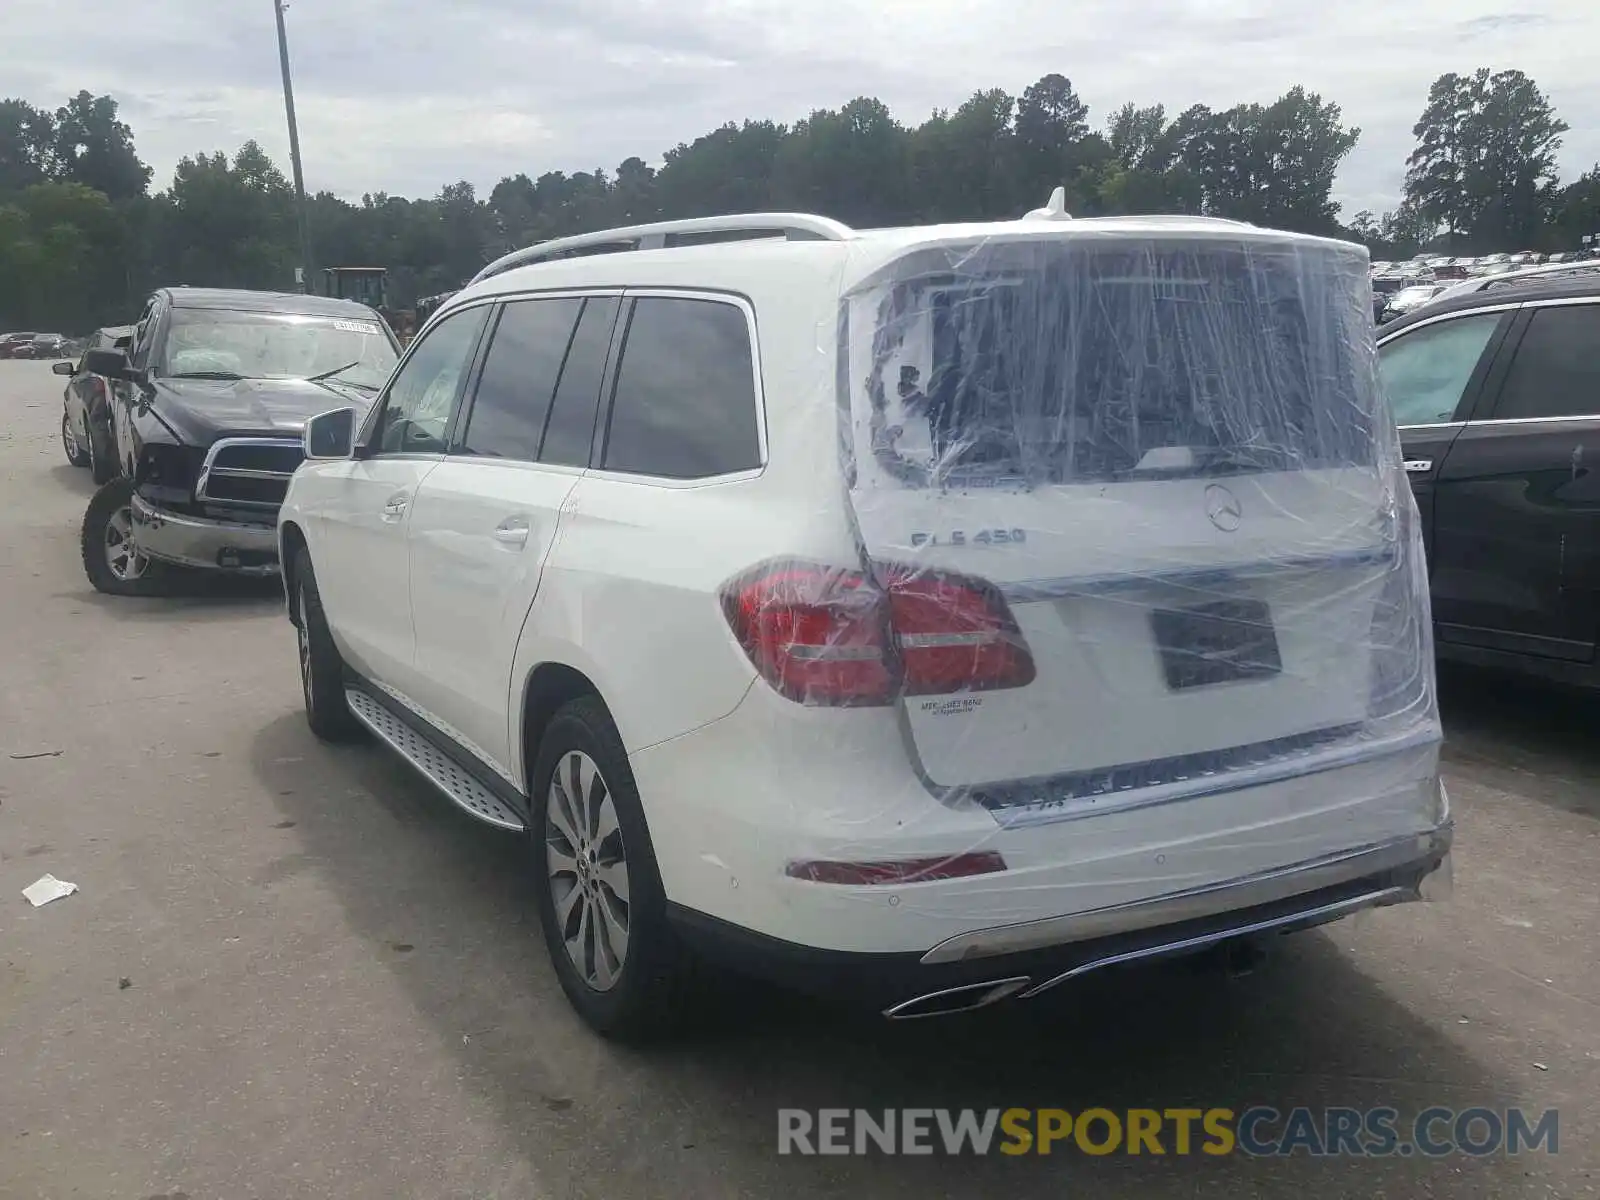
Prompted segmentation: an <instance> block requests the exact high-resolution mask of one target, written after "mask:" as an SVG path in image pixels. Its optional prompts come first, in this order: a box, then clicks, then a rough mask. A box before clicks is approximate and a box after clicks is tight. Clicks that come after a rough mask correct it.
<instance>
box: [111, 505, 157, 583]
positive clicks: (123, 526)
mask: <svg viewBox="0 0 1600 1200" xmlns="http://www.w3.org/2000/svg"><path fill="white" fill-rule="evenodd" d="M105 547H106V566H107V567H109V568H110V569H111V573H112V574H113V575H115V576H116V577H117V578H118V579H120V580H122V582H124V583H132V582H133V581H134V580H136V579H141V578H143V577H144V573H145V569H146V568H147V567H149V565H150V560H149V558H147V557H146V556H145V555H144V553H143V552H142V551H140V549H139V547H138V546H137V545H136V544H135V543H134V540H133V509H132V507H131V506H130V507H123V508H119V509H117V511H116V512H114V513H112V514H111V518H110V520H108V521H107V522H106V536H105Z"/></svg>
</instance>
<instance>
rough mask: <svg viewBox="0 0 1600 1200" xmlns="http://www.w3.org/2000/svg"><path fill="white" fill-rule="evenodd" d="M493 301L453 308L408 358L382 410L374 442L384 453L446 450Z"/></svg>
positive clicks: (390, 384) (378, 451)
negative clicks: (454, 416) (472, 306)
mask: <svg viewBox="0 0 1600 1200" xmlns="http://www.w3.org/2000/svg"><path fill="white" fill-rule="evenodd" d="M488 317H489V306H488V305H487V304H480V305H478V306H477V307H475V308H467V309H463V310H461V311H460V312H457V313H452V314H451V315H450V316H448V317H446V318H445V319H444V320H442V321H440V322H439V323H438V324H437V325H435V326H434V327H433V328H432V329H430V330H429V331H428V334H427V336H426V337H425V338H424V339H423V340H422V341H421V342H419V343H418V344H417V347H416V349H415V350H413V351H412V352H411V356H410V357H409V358H407V359H406V361H405V363H404V365H402V366H401V368H400V370H399V372H398V373H397V374H396V375H395V377H394V378H393V379H392V380H390V381H389V390H388V392H387V394H386V395H385V396H384V399H383V406H382V408H381V409H380V410H379V412H378V419H377V425H376V426H375V427H374V430H373V436H372V439H371V443H372V445H373V448H374V449H375V451H376V452H377V453H379V454H443V453H444V451H445V432H446V430H447V429H448V428H449V425H450V417H451V415H452V413H453V412H454V411H455V405H456V398H457V397H458V396H459V395H460V394H461V384H462V382H463V381H464V380H465V378H466V374H467V368H468V367H469V366H471V365H472V354H473V351H474V350H476V349H477V346H478V335H479V334H480V333H481V332H482V331H483V325H484V322H485V321H486V320H488Z"/></svg>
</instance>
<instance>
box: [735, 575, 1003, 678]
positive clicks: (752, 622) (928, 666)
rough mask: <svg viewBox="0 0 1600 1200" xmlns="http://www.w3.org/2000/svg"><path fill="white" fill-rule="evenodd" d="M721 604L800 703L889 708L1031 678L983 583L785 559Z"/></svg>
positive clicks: (767, 669)
mask: <svg viewBox="0 0 1600 1200" xmlns="http://www.w3.org/2000/svg"><path fill="white" fill-rule="evenodd" d="M722 602H723V613H724V615H725V616H726V617H727V619H728V624H729V626H730V627H731V628H732V629H733V633H734V636H735V637H737V638H738V639H739V644H740V645H741V646H743V647H744V650H745V653H746V654H748V655H749V656H750V661H751V662H752V663H753V664H754V665H755V667H756V669H757V670H758V671H759V672H760V673H761V676H762V678H764V679H765V680H766V681H767V682H768V683H769V684H771V685H772V686H773V687H774V688H775V689H776V690H777V691H778V692H779V693H781V694H782V695H784V696H787V697H788V698H789V699H790V700H795V701H797V702H799V703H801V704H810V705H831V706H841V705H843V706H851V705H882V704H888V703H890V702H891V701H893V700H894V698H895V697H896V696H897V695H907V696H943V695H950V694H952V693H956V692H977V691H992V690H994V689H997V688H1016V687H1026V686H1027V685H1028V684H1030V683H1032V682H1033V679H1034V666H1033V656H1032V654H1030V653H1029V651H1028V646H1027V643H1026V642H1025V641H1024V640H1023V638H1022V634H1021V633H1020V631H1019V630H1018V629H1017V624H1016V621H1015V620H1014V619H1013V617H1012V615H1011V610H1010V608H1009V607H1008V606H1007V605H1006V602H1005V599H1004V597H1002V596H1001V595H1000V593H999V592H998V591H996V590H995V589H994V588H993V587H991V586H990V585H989V584H986V583H984V582H982V581H981V580H974V579H968V578H966V577H964V576H958V575H951V574H948V573H945V572H939V571H919V570H915V569H913V568H908V567H886V568H881V569H880V578H873V577H869V576H868V575H866V574H864V573H863V572H861V571H858V570H847V569H842V568H837V567H827V566H822V565H820V564H815V563H792V562H785V563H775V564H768V565H767V566H764V567H760V568H757V569H756V570H754V571H751V572H750V573H748V574H747V575H744V576H741V577H740V578H739V579H736V580H734V581H733V582H732V583H731V584H729V585H728V587H727V588H726V589H725V590H724V592H723V601H722Z"/></svg>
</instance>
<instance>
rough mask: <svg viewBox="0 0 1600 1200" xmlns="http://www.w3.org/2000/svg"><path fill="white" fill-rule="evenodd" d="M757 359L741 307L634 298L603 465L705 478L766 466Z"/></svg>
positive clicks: (642, 472)
mask: <svg viewBox="0 0 1600 1200" xmlns="http://www.w3.org/2000/svg"><path fill="white" fill-rule="evenodd" d="M756 404H757V399H756V386H755V361H754V356H753V353H752V349H751V342H750V326H749V322H748V321H747V319H746V317H745V313H744V310H743V309H742V308H740V307H739V306H738V305H735V304H730V303H728V302H726V301H722V300H709V299H706V300H701V299H686V298H682V297H676V296H642V297H640V298H638V299H637V300H635V301H634V304H633V313H632V316H631V318H630V320H629V322H628V330H627V336H626V339H625V341H624V343H623V349H622V361H621V365H620V366H619V367H618V369H617V382H616V387H615V390H614V392H613V399H612V405H611V413H610V418H609V422H608V424H607V430H606V439H605V451H604V454H603V457H602V460H601V465H602V466H603V467H604V468H605V469H606V470H609V471H623V472H628V473H630V474H637V475H653V476H657V477H659V478H665V479H708V478H711V477H713V476H717V475H727V474H731V473H733V472H736V471H746V470H750V469H752V468H755V467H759V466H760V465H761V435H760V425H759V420H758V416H757V411H756Z"/></svg>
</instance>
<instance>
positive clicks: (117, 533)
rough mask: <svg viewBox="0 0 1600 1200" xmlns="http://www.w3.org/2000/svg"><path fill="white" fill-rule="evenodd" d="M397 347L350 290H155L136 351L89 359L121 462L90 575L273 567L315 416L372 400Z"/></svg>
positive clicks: (132, 587)
mask: <svg viewBox="0 0 1600 1200" xmlns="http://www.w3.org/2000/svg"><path fill="white" fill-rule="evenodd" d="M397 359H398V346H397V344H396V342H395V339H394V334H393V333H392V332H391V331H390V330H389V327H388V326H387V325H385V324H384V323H383V321H382V320H381V319H380V318H379V316H378V314H377V313H376V312H375V311H374V310H372V309H371V308H368V307H366V306H365V305H361V304H357V303H355V302H354V301H349V300H331V299H323V298H319V297H314V296H304V295H283V294H278V293H273V292H243V291H214V290H207V289H199V288H166V289H162V290H161V291H158V292H156V293H155V294H154V295H152V296H151V297H150V299H149V300H148V301H147V302H146V304H145V306H144V311H143V312H142V313H141V314H140V317H139V320H138V323H137V324H136V325H135V326H134V329H133V333H132V339H131V345H130V347H129V348H128V350H127V352H124V351H123V350H120V349H96V350H91V351H89V352H88V353H87V354H85V356H84V368H85V370H86V371H88V372H90V373H93V374H95V375H99V376H103V377H105V378H107V379H109V380H111V381H112V387H111V389H110V391H111V394H110V405H109V408H110V421H109V425H110V429H109V438H108V448H109V450H110V451H111V453H112V454H113V455H114V456H115V461H116V475H115V477H114V478H112V479H111V480H110V482H108V483H106V484H105V485H104V486H103V487H101V488H100V490H99V491H98V492H96V493H95V496H94V498H93V499H92V500H91V501H90V502H89V508H88V511H87V512H86V513H85V514H84V519H83V528H82V552H83V566H84V570H85V572H86V573H87V574H88V576H89V580H90V582H91V583H93V584H94V586H95V587H96V588H98V589H99V590H100V591H103V592H108V593H111V594H113V595H150V594H153V593H157V592H159V591H161V590H162V589H163V588H164V587H165V586H166V583H167V582H168V578H169V576H170V574H171V572H172V571H173V570H174V569H176V568H190V569H200V570H219V571H225V572H231V573H236V574H247V575H266V574H272V573H275V572H276V571H277V569H278V544H277V537H276V532H275V524H276V520H277V515H278V505H279V503H280V502H281V501H282V499H283V494H284V489H285V488H286V487H287V486H288V481H289V477H290V476H291V475H293V474H294V471H295V468H296V467H298V466H299V465H300V458H301V441H300V438H301V430H302V428H303V426H304V425H305V421H306V418H307V417H309V416H311V415H312V414H314V413H317V412H322V411H324V410H325V409H327V408H328V407H329V406H330V405H341V406H343V407H345V408H348V409H350V410H352V411H353V412H355V411H359V412H365V410H366V408H367V406H368V405H369V404H370V403H371V400H372V397H373V396H374V395H375V394H376V393H377V391H378V389H379V388H380V387H381V386H382V385H383V383H384V381H385V380H386V379H387V378H388V377H389V372H390V370H391V369H392V368H393V367H394V364H395V362H396V361H397Z"/></svg>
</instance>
